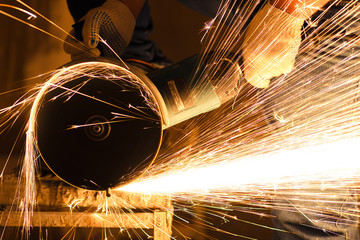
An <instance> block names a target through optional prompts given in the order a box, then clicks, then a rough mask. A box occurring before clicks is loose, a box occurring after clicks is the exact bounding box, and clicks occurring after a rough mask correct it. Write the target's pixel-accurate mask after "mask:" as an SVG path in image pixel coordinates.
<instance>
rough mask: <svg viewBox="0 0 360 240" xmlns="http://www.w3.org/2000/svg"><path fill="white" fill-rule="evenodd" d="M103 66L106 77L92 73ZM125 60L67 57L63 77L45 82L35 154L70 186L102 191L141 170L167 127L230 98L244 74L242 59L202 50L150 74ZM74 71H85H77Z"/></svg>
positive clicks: (216, 106)
mask: <svg viewBox="0 0 360 240" xmlns="http://www.w3.org/2000/svg"><path fill="white" fill-rule="evenodd" d="M199 62H203V63H202V64H201V63H200V64H199ZM100 65H101V66H102V65H104V66H105V67H104V68H103V70H104V69H105V71H106V72H107V74H105V75H104V74H103V73H102V72H101V73H99V74H96V73H97V72H99V69H98V67H99V66H100ZM126 65H127V66H124V65H123V64H122V63H121V62H119V61H115V60H113V59H107V58H96V59H87V60H84V61H81V62H71V63H69V64H67V65H66V66H64V68H63V69H65V71H64V73H63V75H57V76H55V78H64V77H65V81H60V82H57V83H56V84H55V83H53V84H49V86H48V89H47V90H46V92H45V93H44V95H43V96H42V100H41V104H40V105H39V106H38V112H37V119H36V124H37V128H36V143H37V148H38V151H39V153H40V155H41V157H42V159H43V160H44V161H45V163H46V165H47V166H48V167H49V168H50V169H51V171H53V172H54V173H55V174H56V175H57V176H58V177H60V178H61V179H62V180H64V181H65V182H67V183H69V184H71V185H73V186H76V187H80V188H85V189H89V190H97V191H103V190H107V189H109V188H114V187H117V186H120V185H123V184H127V183H129V182H131V181H133V180H135V179H136V178H138V177H139V176H141V175H142V174H144V173H146V169H148V168H149V167H150V166H151V165H152V163H153V162H154V160H155V159H156V156H157V153H158V151H159V148H160V145H161V141H162V136H163V131H164V129H166V128H170V127H172V126H174V125H176V124H178V123H180V122H183V121H186V120H187V119H190V118H192V117H194V116H196V115H199V114H202V113H205V112H209V111H211V110H213V109H216V108H218V107H219V106H220V105H221V104H222V103H224V102H226V101H228V100H230V99H232V98H233V97H234V96H235V95H236V94H237V91H238V84H239V81H240V79H241V78H242V72H241V70H240V67H239V64H237V63H233V62H231V61H230V60H229V59H226V58H223V59H220V60H218V61H217V62H214V63H211V64H209V63H208V61H206V59H205V60H204V59H203V58H202V57H201V55H195V56H192V57H190V58H187V59H185V60H183V61H181V62H179V63H176V64H173V65H170V66H168V67H165V68H162V69H158V70H154V71H151V72H149V73H146V72H144V71H142V69H141V68H139V67H137V66H135V65H134V64H131V63H129V64H126ZM215 65H216V66H217V68H216V69H217V70H214V66H215ZM106 66H107V67H106ZM79 68H81V69H86V70H82V71H81V73H80V74H78V75H76V74H75V73H76V72H77V71H78V70H76V69H79ZM107 69H109V70H107ZM72 73H73V74H72ZM125 73H127V74H125ZM130 75H134V76H133V77H128V76H130ZM109 76H110V77H109ZM111 76H112V77H111ZM124 76H125V77H124ZM66 78H71V80H69V79H66ZM130 78H131V79H130ZM119 79H120V80H119ZM134 79H136V80H134Z"/></svg>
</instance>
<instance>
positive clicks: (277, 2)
mask: <svg viewBox="0 0 360 240" xmlns="http://www.w3.org/2000/svg"><path fill="white" fill-rule="evenodd" d="M329 1H330V0H270V4H271V5H273V6H274V7H276V8H278V9H281V10H283V11H285V12H287V13H289V14H291V15H294V16H295V17H301V18H303V19H308V18H309V17H311V15H313V14H314V13H315V12H316V11H317V10H319V9H321V8H322V7H323V6H324V5H325V4H326V3H328V2H329Z"/></svg>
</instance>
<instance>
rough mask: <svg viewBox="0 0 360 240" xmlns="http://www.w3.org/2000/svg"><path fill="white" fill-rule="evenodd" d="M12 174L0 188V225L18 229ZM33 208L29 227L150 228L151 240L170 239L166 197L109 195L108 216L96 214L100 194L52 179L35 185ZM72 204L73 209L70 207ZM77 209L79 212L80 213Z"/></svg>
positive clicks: (102, 198) (169, 207)
mask: <svg viewBox="0 0 360 240" xmlns="http://www.w3.org/2000/svg"><path fill="white" fill-rule="evenodd" d="M17 183H18V178H17V177H16V176H15V175H5V176H4V178H3V182H2V184H1V185H0V192H1V195H0V206H1V207H2V208H1V209H0V226H5V227H21V226H22V224H23V221H22V219H23V217H24V216H23V215H22V213H21V210H20V209H18V208H17V207H16V202H15V203H14V198H15V197H16V194H17V190H19V191H20V192H22V191H23V190H24V185H20V188H19V186H18V184H17ZM37 186H38V187H37V198H36V200H37V207H36V210H35V211H34V212H33V214H32V217H31V226H32V227H56V228H64V227H71V228H73V227H78V228H83V227H84V228H104V227H105V228H127V229H133V228H137V229H140V228H141V229H153V239H154V240H170V239H171V225H172V217H173V212H172V209H173V208H172V205H171V201H170V198H169V197H167V196H155V195H144V194H132V193H125V192H117V191H114V192H111V201H107V204H108V207H109V208H111V209H117V211H112V212H111V213H103V212H101V211H97V210H96V209H97V207H98V206H102V205H104V203H105V196H104V194H102V193H101V192H96V191H90V190H85V189H80V188H75V187H72V186H69V185H67V184H66V183H64V182H63V181H60V179H58V178H56V177H47V178H42V179H41V182H38V183H37ZM75 204H76V209H74V210H72V211H71V210H70V206H74V205H75ZM80 209H81V211H80Z"/></svg>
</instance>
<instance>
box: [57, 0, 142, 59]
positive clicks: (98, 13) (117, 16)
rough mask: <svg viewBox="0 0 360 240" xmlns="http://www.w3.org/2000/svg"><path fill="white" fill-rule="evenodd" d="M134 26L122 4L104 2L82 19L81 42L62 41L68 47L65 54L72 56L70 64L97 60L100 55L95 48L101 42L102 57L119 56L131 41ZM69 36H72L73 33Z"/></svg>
mask: <svg viewBox="0 0 360 240" xmlns="http://www.w3.org/2000/svg"><path fill="white" fill-rule="evenodd" d="M135 22H136V20H135V17H134V15H133V14H132V12H131V11H130V9H129V8H128V7H127V6H126V5H125V4H123V3H122V2H120V1H118V0H106V2H105V3H104V4H103V5H101V6H100V7H97V8H94V9H91V10H90V11H89V12H88V13H87V14H86V15H85V17H84V26H83V28H82V37H83V42H79V41H76V40H75V39H73V38H71V37H70V36H68V37H67V38H66V40H65V41H66V42H67V43H69V44H67V43H65V44H64V50H65V52H67V53H69V54H71V57H72V59H73V60H76V59H79V58H83V57H89V56H99V55H100V51H99V50H98V49H96V48H97V47H98V45H99V42H100V40H104V41H105V42H106V44H105V45H104V46H102V48H101V53H102V55H103V56H106V57H116V55H115V54H114V53H113V51H114V52H115V53H116V54H117V55H122V54H123V53H124V50H125V48H126V47H127V45H128V44H129V42H130V40H131V37H132V34H133V31H134V27H135ZM71 33H72V35H73V34H74V31H72V32H71ZM106 45H108V46H106ZM110 48H111V49H112V50H111V49H110Z"/></svg>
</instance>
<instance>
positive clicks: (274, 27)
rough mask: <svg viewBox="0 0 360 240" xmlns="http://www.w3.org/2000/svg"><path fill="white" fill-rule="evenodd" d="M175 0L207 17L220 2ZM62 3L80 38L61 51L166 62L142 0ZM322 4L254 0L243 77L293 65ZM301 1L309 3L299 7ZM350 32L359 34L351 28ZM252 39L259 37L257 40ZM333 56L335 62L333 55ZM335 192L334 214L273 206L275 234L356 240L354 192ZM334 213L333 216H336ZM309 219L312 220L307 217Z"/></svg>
mask: <svg viewBox="0 0 360 240" xmlns="http://www.w3.org/2000/svg"><path fill="white" fill-rule="evenodd" d="M179 1H180V2H182V3H184V4H185V5H187V6H189V7H191V8H193V9H195V10H197V11H199V12H201V13H203V14H206V15H208V16H210V17H214V16H215V14H216V11H217V9H218V7H219V5H220V2H221V0H211V1H210V0H179ZM343 1H344V0H343ZM67 2H68V6H69V9H70V12H71V14H72V16H73V18H74V20H75V22H76V23H81V24H82V26H81V29H82V30H81V34H80V35H81V36H80V39H82V41H77V40H74V39H73V38H71V37H68V38H67V40H66V42H68V43H69V44H65V45H64V48H65V51H66V52H67V53H69V54H71V57H72V59H73V60H77V59H81V58H86V57H97V56H99V55H100V54H102V55H104V56H107V57H114V58H116V57H117V56H121V57H122V58H124V59H127V58H129V59H139V60H141V61H144V62H147V63H151V64H153V65H154V66H166V65H168V64H170V63H171V61H169V60H168V59H167V58H166V57H165V56H164V54H163V53H162V52H161V51H160V50H159V49H158V48H157V46H156V44H155V43H154V42H152V41H151V40H149V37H148V36H149V33H150V32H151V30H152V22H151V16H150V10H149V6H148V3H147V1H146V0H67ZM239 4H240V3H239ZM326 4H330V3H329V0H304V1H301V0H278V1H277V0H270V1H269V2H265V0H263V2H262V3H260V4H259V6H261V9H260V10H259V11H257V12H256V14H254V17H253V18H252V19H251V21H250V23H249V24H248V26H246V33H245V38H244V41H243V44H242V54H243V56H242V58H243V61H244V76H245V79H246V80H247V81H248V82H249V83H250V84H251V85H253V86H254V87H256V88H267V87H268V86H269V84H271V80H272V79H274V78H276V77H279V76H281V75H283V74H288V73H289V72H291V71H292V69H293V68H294V66H295V65H296V59H297V52H298V49H299V47H300V44H301V40H302V28H303V26H304V24H306V21H305V20H307V19H309V18H311V17H314V16H319V14H321V13H319V12H317V10H318V9H320V8H322V7H323V6H324V5H326ZM304 5H305V6H310V7H303V6H304ZM342 6H343V5H341V4H340V5H337V4H336V5H334V6H332V7H331V8H330V10H329V11H328V13H326V14H323V15H324V16H322V17H323V20H322V21H323V22H325V21H326V19H327V17H329V16H333V15H334V14H336V13H337V12H340V11H341V7H342ZM299 7H301V9H299ZM349 17H351V16H349ZM354 17H355V18H356V17H357V16H354ZM284 26H285V27H284ZM359 26H360V20H357V21H353V24H352V25H349V26H346V27H347V29H346V30H347V31H349V30H354V29H356V28H358V29H360V28H359ZM75 28H76V25H75ZM350 32H352V33H355V34H360V33H359V31H357V33H356V31H355V30H354V31H350ZM71 33H72V35H74V36H75V34H76V31H75V30H73V31H72V32H71ZM329 34H331V33H329ZM100 37H101V38H102V39H104V40H106V44H108V45H109V46H110V47H111V48H112V49H113V51H111V50H109V47H107V46H105V45H104V44H102V43H101V39H100ZM78 39H79V37H78ZM258 39H261V43H259V41H258ZM274 39H276V41H274ZM294 52H295V53H294ZM254 53H260V54H254ZM340 57H341V56H340ZM274 59H276V60H277V61H274ZM335 60H336V61H339V59H335ZM329 64H331V62H329ZM324 66H325V65H324ZM326 67H327V68H328V67H329V66H326ZM339 196H341V197H339V199H338V201H336V199H335V200H334V202H333V203H329V208H332V209H334V210H335V212H337V213H334V214H335V217H334V218H331V217H329V216H327V217H326V216H322V215H320V216H316V215H310V216H309V215H306V214H304V213H302V212H301V211H285V210H277V209H275V210H274V211H273V213H274V214H275V216H276V219H275V221H274V223H275V227H276V228H278V229H280V230H285V231H276V232H275V235H276V239H358V238H359V235H358V228H357V226H355V224H353V222H356V221H357V217H356V215H357V210H356V204H353V203H354V202H356V201H357V199H356V196H355V195H354V194H352V192H351V191H345V192H342V193H341V194H339ZM299 202H301V201H299ZM279 204H280V203H279ZM309 204H314V205H317V204H325V205H324V206H322V207H323V208H326V203H314V201H311V202H310V203H309ZM300 205H301V203H300ZM330 205H331V206H330ZM343 205H348V206H350V207H349V208H348V209H353V210H354V214H351V213H349V212H347V213H344V214H345V215H346V214H348V216H351V217H349V219H348V220H349V222H350V223H349V222H346V221H345V220H344V221H342V220H339V218H340V216H341V215H342V214H343V213H342V211H343V209H344V208H343ZM345 209H346V208H345ZM336 214H338V215H339V218H336ZM312 218H313V219H314V220H311V219H312ZM320 218H324V219H320ZM336 219H337V220H336ZM350 220H351V221H350Z"/></svg>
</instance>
